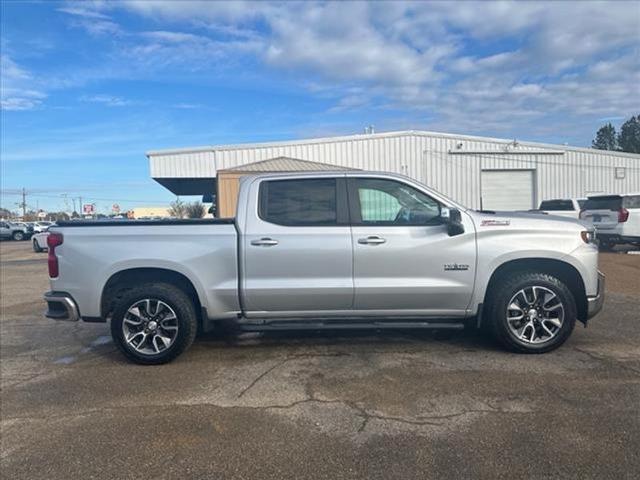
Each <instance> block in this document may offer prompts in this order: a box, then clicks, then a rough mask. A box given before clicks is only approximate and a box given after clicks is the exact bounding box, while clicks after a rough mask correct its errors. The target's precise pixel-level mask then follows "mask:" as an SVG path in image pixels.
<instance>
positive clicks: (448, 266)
mask: <svg viewBox="0 0 640 480" xmlns="http://www.w3.org/2000/svg"><path fill="white" fill-rule="evenodd" d="M452 270H469V265H466V264H464V263H445V264H444V271H445V272H449V271H452Z"/></svg>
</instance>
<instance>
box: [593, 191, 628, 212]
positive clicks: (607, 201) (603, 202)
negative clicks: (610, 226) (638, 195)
mask: <svg viewBox="0 0 640 480" xmlns="http://www.w3.org/2000/svg"><path fill="white" fill-rule="evenodd" d="M620 207H622V197H621V196H619V195H612V196H608V197H589V198H588V199H587V201H586V202H585V204H584V209H585V210H614V211H617V210H620Z"/></svg>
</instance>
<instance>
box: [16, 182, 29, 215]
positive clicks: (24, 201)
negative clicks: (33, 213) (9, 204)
mask: <svg viewBox="0 0 640 480" xmlns="http://www.w3.org/2000/svg"><path fill="white" fill-rule="evenodd" d="M16 205H18V207H22V221H24V217H25V216H26V215H27V191H26V190H25V189H24V187H22V202H21V203H18V204H16Z"/></svg>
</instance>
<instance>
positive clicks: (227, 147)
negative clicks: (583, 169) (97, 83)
mask: <svg viewBox="0 0 640 480" xmlns="http://www.w3.org/2000/svg"><path fill="white" fill-rule="evenodd" d="M407 136H409V137H431V138H442V139H449V140H467V141H476V142H491V143H498V144H504V143H509V142H513V141H514V139H513V138H511V139H506V138H493V137H480V136H475V135H460V134H455V133H442V132H429V131H424V130H401V131H396V132H383V133H371V134H355V135H343V136H336V137H323V138H310V139H300V140H285V141H276V142H263V143H240V144H231V145H204V146H200V147H187V148H173V149H167V150H150V151H148V152H146V155H147V157H149V156H155V155H172V154H180V153H195V152H211V151H223V150H237V149H247V148H266V147H279V146H287V145H309V144H318V143H333V142H349V141H354V140H367V139H375V138H389V137H407ZM517 143H518V145H519V146H523V147H534V148H535V147H538V148H552V149H556V150H561V151H577V152H586V153H598V154H600V155H614V156H617V157H631V158H640V156H639V155H638V154H637V153H626V152H617V151H610V150H596V149H593V148H585V147H573V146H569V145H559V144H551V143H540V142H527V141H521V140H517Z"/></svg>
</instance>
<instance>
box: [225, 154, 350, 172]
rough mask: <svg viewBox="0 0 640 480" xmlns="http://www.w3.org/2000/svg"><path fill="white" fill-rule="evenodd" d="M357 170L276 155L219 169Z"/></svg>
mask: <svg viewBox="0 0 640 480" xmlns="http://www.w3.org/2000/svg"><path fill="white" fill-rule="evenodd" d="M336 170H357V169H355V168H348V167H340V166H337V165H329V164H328V163H320V162H311V161H309V160H301V159H299V158H290V157H276V158H269V159H267V160H261V161H259V162H253V163H248V164H246V165H240V166H238V167H232V168H227V169H225V170H219V173H220V172H309V171H316V172H317V171H336Z"/></svg>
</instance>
